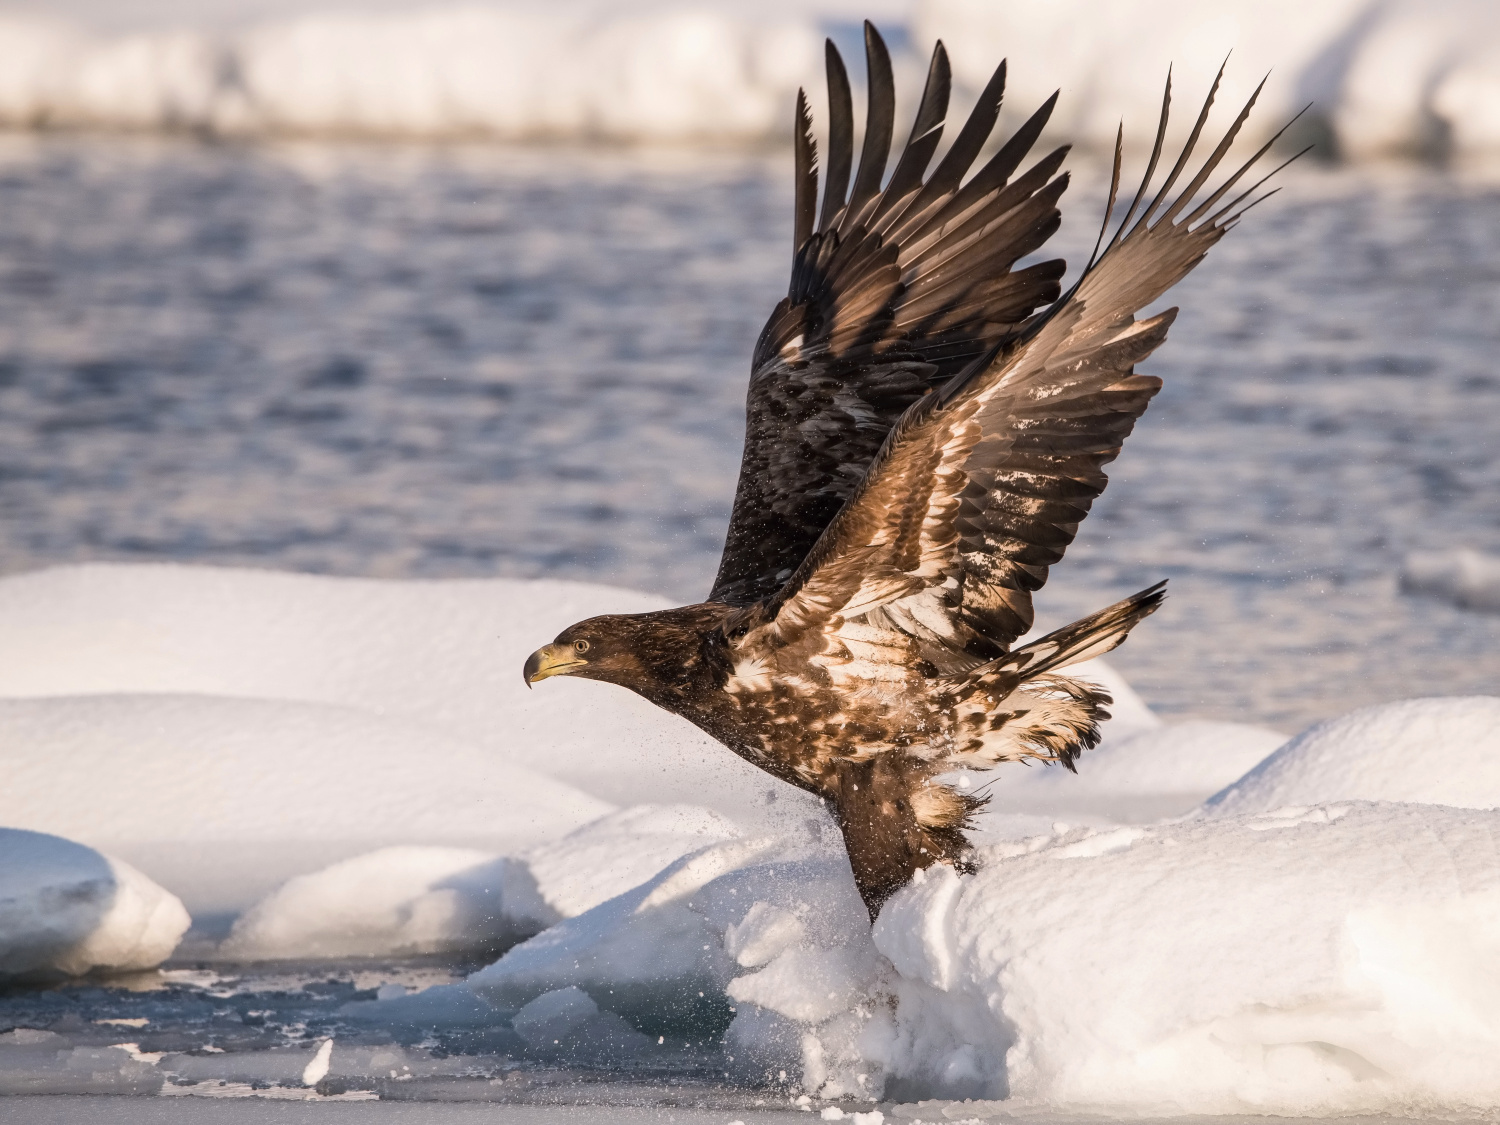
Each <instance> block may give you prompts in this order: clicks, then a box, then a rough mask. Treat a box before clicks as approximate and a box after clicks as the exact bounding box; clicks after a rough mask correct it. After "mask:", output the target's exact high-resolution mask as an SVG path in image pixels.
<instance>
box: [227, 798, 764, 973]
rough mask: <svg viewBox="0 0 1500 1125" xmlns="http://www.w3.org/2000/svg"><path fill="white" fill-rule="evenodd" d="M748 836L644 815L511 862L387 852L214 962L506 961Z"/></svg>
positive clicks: (296, 884)
mask: <svg viewBox="0 0 1500 1125" xmlns="http://www.w3.org/2000/svg"><path fill="white" fill-rule="evenodd" d="M738 834H739V829H738V828H736V827H735V825H734V824H733V823H732V822H730V821H729V820H727V819H726V818H724V817H723V816H721V815H719V814H718V813H715V812H712V811H711V810H709V809H702V808H694V807H692V806H689V805H669V806H655V805H638V806H634V807H632V808H629V809H623V810H621V811H620V812H616V813H611V814H609V815H607V816H604V817H601V818H600V819H598V820H596V821H593V822H591V823H590V824H587V825H585V826H584V827H582V828H580V829H578V830H577V831H575V832H572V833H570V834H569V835H568V836H566V837H564V838H563V839H561V840H557V841H554V842H552V843H548V844H543V845H540V846H537V847H534V848H531V849H529V850H527V851H524V852H522V853H521V854H520V855H514V856H509V857H506V856H501V855H497V854H494V853H488V852H482V851H476V850H474V849H470V848H442V847H418V846H411V845H408V846H404V847H392V848H381V849H379V850H377V851H373V852H369V853H366V854H364V855H360V856H355V857H354V858H352V859H346V860H343V861H341V862H339V863H335V864H332V865H331V866H329V867H326V868H324V869H322V870H320V871H316V872H312V873H309V874H306V875H299V876H297V877H295V878H293V879H290V880H288V881H287V882H286V883H285V884H284V885H282V886H281V887H278V888H277V889H276V890H275V891H274V892H272V893H271V894H270V895H268V896H266V897H265V898H264V899H262V900H261V901H260V902H258V903H256V904H255V905H254V906H253V907H251V908H250V909H249V910H247V911H246V912H245V913H244V914H242V915H241V916H240V917H239V918H238V919H237V920H236V921H235V923H234V927H233V929H232V930H231V931H230V934H229V936H228V937H227V938H226V939H225V940H224V941H223V942H222V943H221V944H220V945H219V947H218V948H217V949H216V950H214V951H213V956H214V957H217V958H218V959H222V960H230V961H258V960H285V959H305V958H309V957H385V956H409V955H412V954H429V953H458V952H476V951H484V950H495V949H503V948H505V947H506V946H510V945H513V944H515V943H516V942H517V941H518V940H520V939H522V938H527V937H530V936H531V935H532V934H535V933H537V932H539V931H541V930H544V929H546V928H547V927H548V926H550V925H552V924H554V923H556V922H558V921H560V920H562V919H563V918H571V917H573V916H574V915H576V914H581V913H583V912H584V911H586V910H589V909H592V908H593V907H595V906H597V905H599V904H600V903H601V902H605V901H607V900H609V899H613V898H615V897H616V896H618V895H620V894H623V893H624V892H626V891H628V890H630V889H631V888H633V887H636V886H638V885H639V884H641V883H644V882H646V881H647V880H649V879H651V878H652V877H653V876H655V875H656V874H657V873H658V872H659V871H661V870H662V869H663V868H664V867H667V866H668V865H670V864H671V863H672V862H673V861H674V860H676V859H678V858H680V857H681V856H684V855H687V854H690V853H692V852H695V851H698V850H700V849H701V848H703V847H704V846H705V845H706V844H710V843H715V842H718V841H721V840H726V839H730V838H731V837H734V836H736V835H738ZM205 955H206V954H205Z"/></svg>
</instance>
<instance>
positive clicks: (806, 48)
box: [0, 0, 1500, 157]
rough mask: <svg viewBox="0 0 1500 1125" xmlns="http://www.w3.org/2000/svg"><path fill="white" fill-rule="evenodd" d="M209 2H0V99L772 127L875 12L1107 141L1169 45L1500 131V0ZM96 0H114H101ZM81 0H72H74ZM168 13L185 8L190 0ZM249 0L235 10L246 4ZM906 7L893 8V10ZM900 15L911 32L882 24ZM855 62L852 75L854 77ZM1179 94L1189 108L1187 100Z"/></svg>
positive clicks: (735, 130) (1152, 83) (1358, 135)
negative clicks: (5, 7)
mask: <svg viewBox="0 0 1500 1125" xmlns="http://www.w3.org/2000/svg"><path fill="white" fill-rule="evenodd" d="M215 7H216V6H215V5H205V6H203V7H202V8H201V9H200V13H199V15H198V17H197V18H196V20H189V21H186V22H182V23H180V24H179V25H177V26H171V27H164V26H160V24H159V21H158V24H156V25H153V26H146V25H142V26H134V27H132V26H129V24H128V23H127V22H125V21H124V19H123V17H122V16H120V15H118V14H117V15H114V17H113V18H112V19H109V20H93V21H89V20H83V21H78V20H74V21H71V22H69V21H65V20H61V19H46V18H40V17H39V16H37V15H26V14H22V13H16V12H12V13H7V14H5V15H4V16H3V18H0V120H4V121H6V122H9V123H11V124H18V125H29V124H32V123H38V122H41V123H46V124H48V125H57V124H64V125H68V124H72V125H95V126H97V125H104V126H113V127H125V128H177V129H180V128H184V127H187V128H199V129H212V130H217V131H221V132H251V133H307V132H314V133H379V134H408V135H421V136H434V135H436V136H453V135H458V136H464V135H482V136H499V137H508V138H526V137H539V136H544V137H585V138H587V137H609V138H624V139H669V140H677V139H684V138H695V137H714V138H721V139H722V138H758V137H765V136H768V135H776V136H784V135H786V134H787V133H788V132H789V128H790V123H791V113H790V108H789V107H790V104H791V99H792V96H793V94H794V93H795V91H796V88H797V87H798V86H799V85H805V86H808V87H809V88H810V89H811V90H812V91H813V93H814V95H815V97H816V98H817V99H819V101H818V103H817V104H819V105H821V96H822V91H821V87H822V75H821V71H822V54H821V46H822V38H823V36H824V34H825V33H828V32H830V31H831V32H833V33H834V34H836V35H839V36H841V38H843V39H844V41H845V46H846V47H849V48H853V49H855V50H857V36H856V35H853V34H849V32H850V31H851V30H852V26H853V22H854V18H856V17H858V16H860V15H867V14H875V15H876V16H877V18H879V19H880V21H881V22H882V23H883V25H884V26H885V28H886V30H887V32H889V33H891V36H892V39H893V41H894V42H896V43H897V45H898V46H899V45H900V44H901V43H902V42H903V39H904V38H909V39H910V41H911V43H912V45H913V47H914V48H915V50H914V51H898V57H897V62H898V65H901V66H904V67H905V68H907V69H909V70H911V71H912V72H913V73H912V75H911V84H913V85H915V84H916V83H918V82H919V81H920V68H921V65H922V61H923V60H921V59H919V58H917V57H916V53H917V52H925V51H926V49H927V47H928V45H929V44H930V43H931V42H932V41H933V40H934V39H936V38H939V37H941V38H942V39H943V40H944V41H945V42H946V43H947V45H948V47H949V49H950V51H951V52H952V54H953V62H954V68H955V77H956V79H957V81H958V84H959V86H960V89H963V88H964V87H967V88H968V90H969V91H970V92H971V93H972V92H976V91H977V90H978V89H979V88H980V87H981V86H982V85H983V83H984V80H985V79H986V78H987V77H988V76H989V72H990V70H991V68H993V67H994V65H995V63H996V62H997V61H998V60H999V59H1001V58H1003V57H1006V56H1009V59H1010V62H1011V64H1012V66H1011V71H1010V75H1011V94H1010V97H1009V98H1008V102H1007V104H1014V105H1024V106H1028V107H1029V106H1033V105H1035V104H1038V103H1039V102H1040V101H1041V100H1042V99H1043V98H1045V97H1047V96H1048V95H1049V94H1050V93H1051V92H1052V91H1053V90H1054V89H1056V88H1058V87H1061V88H1062V90H1063V95H1064V96H1063V100H1062V102H1061V103H1060V105H1059V110H1058V116H1057V117H1056V118H1055V119H1054V120H1055V121H1056V122H1057V124H1058V125H1059V126H1060V127H1061V128H1060V131H1061V132H1063V133H1065V134H1067V135H1068V136H1070V137H1071V138H1072V139H1075V140H1080V139H1081V140H1085V141H1094V142H1098V143H1101V144H1103V143H1108V142H1110V141H1112V140H1113V138H1114V131H1115V125H1116V123H1117V122H1118V120H1119V118H1120V116H1121V114H1122V113H1123V114H1124V116H1125V118H1126V121H1127V124H1129V125H1131V126H1132V127H1133V128H1134V129H1135V130H1137V131H1140V130H1147V129H1149V128H1150V127H1151V125H1152V124H1153V123H1154V121H1155V117H1156V103H1155V99H1156V98H1157V96H1158V93H1159V90H1160V86H1161V82H1162V79H1163V76H1164V75H1165V74H1166V71H1167V67H1168V65H1169V64H1174V65H1175V68H1176V69H1175V74H1176V75H1177V77H1178V79H1179V89H1182V88H1184V87H1187V88H1188V89H1191V90H1194V91H1196V90H1198V89H1200V88H1206V86H1207V83H1208V81H1209V79H1210V78H1211V76H1212V72H1213V69H1214V68H1216V67H1217V66H1218V64H1219V62H1220V61H1221V60H1222V59H1223V58H1224V57H1225V55H1226V54H1227V53H1229V52H1230V51H1231V50H1233V51H1234V53H1235V62H1234V66H1233V68H1232V71H1231V74H1230V77H1229V81H1228V84H1227V86H1226V88H1225V95H1226V98H1227V99H1229V100H1233V99H1236V98H1241V99H1242V98H1243V96H1244V95H1246V94H1248V92H1249V90H1250V87H1251V86H1253V85H1254V83H1255V82H1256V81H1257V80H1258V79H1259V78H1260V77H1261V75H1263V74H1265V73H1266V72H1267V71H1270V72H1271V77H1270V81H1269V83H1268V85H1267V88H1266V92H1265V95H1264V97H1263V99H1262V102H1263V104H1265V103H1269V104H1268V105H1267V107H1266V108H1268V109H1269V110H1270V112H1268V113H1262V114H1260V115H1259V119H1258V122H1252V128H1255V129H1268V128H1271V127H1274V123H1276V122H1278V121H1279V120H1280V119H1283V118H1284V117H1286V116H1288V115H1289V114H1290V113H1291V112H1293V111H1295V110H1296V109H1299V108H1301V107H1302V106H1303V105H1304V104H1306V103H1307V102H1312V103H1313V110H1312V117H1313V119H1315V120H1316V121H1317V123H1318V125H1317V129H1320V130H1322V131H1323V132H1325V133H1326V134H1327V135H1328V136H1329V137H1330V138H1331V139H1332V140H1333V142H1334V144H1335V145H1336V147H1337V149H1338V150H1339V151H1341V152H1342V153H1344V154H1345V155H1348V156H1353V157H1365V156H1379V155H1385V154H1391V153H1406V154H1411V153H1438V152H1442V151H1444V150H1448V149H1452V150H1456V151H1458V152H1460V153H1480V152H1494V151H1496V150H1497V149H1500V14H1497V12H1496V9H1495V6H1494V5H1493V4H1491V3H1488V2H1487V0H1388V2H1384V3H1378V4H1375V3H1369V2H1367V0H1219V2H1216V3H1213V4H1203V3H1199V2H1196V0H1124V2H1116V3H1111V4H1106V5H1099V4H1097V3H1094V2H1092V0H1051V2H1049V3H1045V4H1037V3H1032V4H999V3H993V2H992V0H914V2H912V3H896V4H892V3H889V2H884V3H881V4H880V5H879V11H877V12H873V13H872V12H870V11H865V10H861V9H860V8H859V7H858V6H857V5H851V4H849V3H848V2H846V0H845V2H837V0H804V2H784V3H775V4H761V5H753V6H752V5H743V4H741V5H734V4H729V3H724V2H716V0H685V2H680V3H663V2H661V0H633V2H629V3H616V4H610V5H604V6H601V5H598V4H591V3H583V2H568V0H562V2H558V3H552V4H548V5H537V4H532V3H527V2H524V0H506V2H499V3H490V4H484V5H477V4H469V3H462V2H459V0H428V2H426V3H420V2H417V3H412V4H410V5H403V6H401V7H399V8H397V9H394V10H393V9H392V8H391V7H390V6H389V5H386V4H382V3H366V4H363V5H361V4H350V3H332V2H330V3H327V4H324V5H309V6H307V7H306V8H305V9H304V10H302V11H299V12H297V13H295V14H289V13H288V12H286V10H285V8H284V7H283V8H282V10H281V11H280V12H274V13H273V12H272V11H270V10H269V6H266V7H265V8H263V11H264V15H263V17H262V18H260V19H256V18H253V17H254V12H255V8H256V5H255V4H254V3H253V2H252V3H246V4H242V5H240V9H241V11H240V13H239V15H240V17H241V18H239V19H235V20H225V19H215V18H214V17H213V15H212V13H213V11H214V8H215ZM100 8H101V10H102V11H105V12H108V11H109V7H108V6H105V5H101V6H100ZM75 10H76V8H75ZM184 11H186V9H184ZM247 17H248V18H247ZM903 23H904V24H905V27H904V28H903V26H902V25H903ZM903 30H906V31H907V32H909V36H907V37H903V36H902V35H901V34H900V33H901V31H903ZM858 69H859V68H858V67H857V66H856V78H857V77H858ZM1190 117H1191V115H1190V114H1189V115H1185V116H1184V121H1186V120H1187V119H1189V118H1190Z"/></svg>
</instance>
